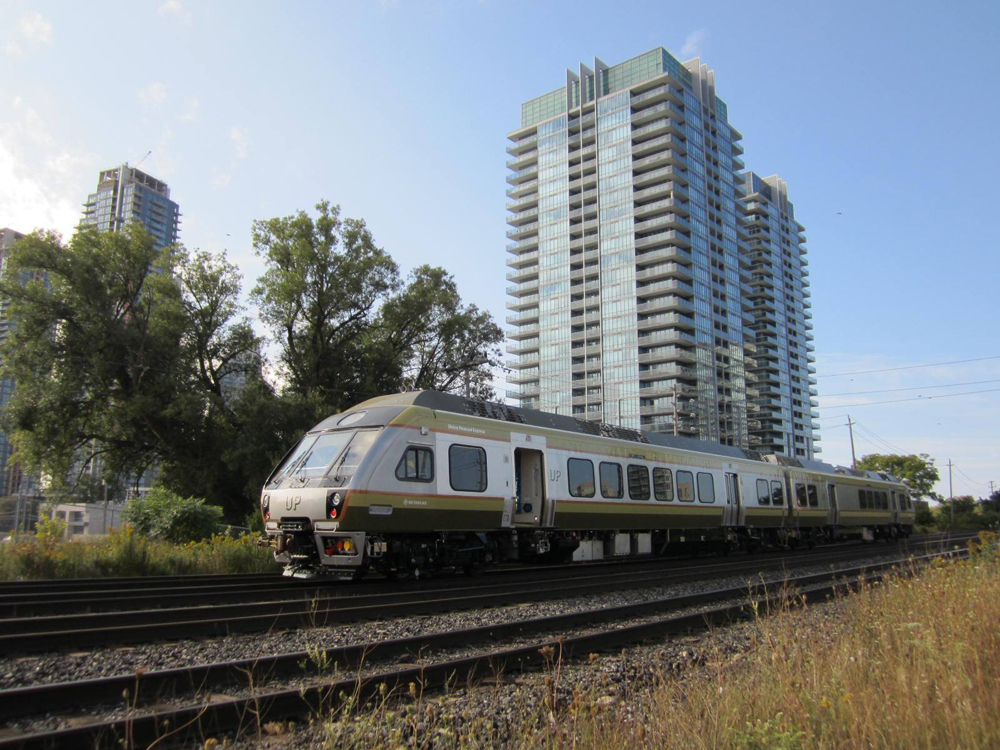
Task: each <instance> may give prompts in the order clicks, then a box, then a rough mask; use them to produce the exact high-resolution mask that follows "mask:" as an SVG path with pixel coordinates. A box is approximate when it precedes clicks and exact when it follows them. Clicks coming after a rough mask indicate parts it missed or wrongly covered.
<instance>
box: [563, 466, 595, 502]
mask: <svg viewBox="0 0 1000 750" xmlns="http://www.w3.org/2000/svg"><path fill="white" fill-rule="evenodd" d="M566 473H567V475H568V478H569V494H570V495H572V496H573V497H593V496H594V462H593V461H590V460H588V459H586V458H571V459H570V460H569V461H567V462H566Z"/></svg>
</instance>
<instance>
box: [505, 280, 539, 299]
mask: <svg viewBox="0 0 1000 750" xmlns="http://www.w3.org/2000/svg"><path fill="white" fill-rule="evenodd" d="M537 291H538V279H533V280H531V281H526V282H522V283H521V284H518V285H517V286H509V287H507V294H509V295H510V296H512V297H523V296H524V295H525V294H532V293H534V292H537Z"/></svg>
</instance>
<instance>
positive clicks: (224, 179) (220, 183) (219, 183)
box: [209, 172, 233, 190]
mask: <svg viewBox="0 0 1000 750" xmlns="http://www.w3.org/2000/svg"><path fill="white" fill-rule="evenodd" d="M232 180H233V176H232V175H231V174H229V173H228V172H215V173H214V174H213V175H212V179H211V180H210V181H209V183H210V184H211V186H212V187H214V188H215V189H216V190H223V189H225V188H227V187H229V183H230V182H232Z"/></svg>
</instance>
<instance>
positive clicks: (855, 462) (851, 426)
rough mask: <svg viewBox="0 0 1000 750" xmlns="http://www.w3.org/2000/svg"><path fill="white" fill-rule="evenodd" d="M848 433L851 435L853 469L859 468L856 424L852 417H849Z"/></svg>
mask: <svg viewBox="0 0 1000 750" xmlns="http://www.w3.org/2000/svg"><path fill="white" fill-rule="evenodd" d="M847 431H848V432H850V433H851V468H852V469H856V468H858V458H857V456H855V455H854V422H853V421H852V420H851V415H850V414H848V415H847Z"/></svg>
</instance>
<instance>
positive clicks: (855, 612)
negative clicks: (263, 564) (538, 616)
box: [326, 535, 1000, 750]
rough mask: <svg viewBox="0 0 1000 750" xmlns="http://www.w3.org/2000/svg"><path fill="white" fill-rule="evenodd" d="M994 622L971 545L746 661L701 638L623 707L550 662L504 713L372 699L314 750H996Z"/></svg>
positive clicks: (779, 636)
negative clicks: (681, 663)
mask: <svg viewBox="0 0 1000 750" xmlns="http://www.w3.org/2000/svg"><path fill="white" fill-rule="evenodd" d="M998 623H1000V548H998V544H997V540H996V537H994V536H992V535H983V537H982V540H981V542H980V544H978V545H976V550H975V553H974V555H973V557H972V559H971V560H969V561H952V562H944V561H941V562H939V563H937V564H935V565H934V566H931V567H929V568H926V569H924V570H921V571H919V572H918V574H917V575H916V576H915V577H912V578H906V577H898V578H889V579H887V580H885V581H883V582H881V583H879V584H878V585H869V586H864V587H862V589H861V590H860V591H859V592H858V593H856V594H852V595H850V596H849V597H846V598H843V599H842V600H840V601H839V602H838V603H837V604H836V605H835V606H833V607H829V608H826V607H817V606H813V607H810V606H808V605H807V606H805V607H804V608H801V609H800V608H798V607H785V608H783V609H782V610H781V611H779V612H777V613H775V614H772V615H771V616H767V617H764V616H762V617H760V618H759V619H758V620H757V621H756V622H755V623H753V625H752V626H751V629H752V633H753V638H752V640H751V645H750V647H749V649H748V650H745V651H743V652H741V653H736V654H734V653H733V651H732V649H731V648H727V646H726V643H725V642H726V637H725V636H722V637H719V638H716V639H712V640H715V641H716V642H717V643H718V646H717V647H714V648H713V647H711V646H709V647H707V652H706V653H705V654H704V656H705V659H704V660H703V661H701V662H700V664H699V665H698V666H694V667H690V668H688V669H687V670H686V671H684V672H682V673H680V674H677V673H676V672H672V671H663V672H661V673H659V674H658V675H657V676H656V677H655V678H654V679H653V681H652V683H650V682H648V681H647V682H645V683H642V685H641V686H640V684H639V683H636V684H635V685H633V686H631V687H629V688H628V689H625V690H624V696H623V692H622V689H621V687H620V686H619V687H617V688H615V687H614V686H613V685H611V684H610V683H607V682H606V681H605V680H604V678H603V677H602V673H601V671H600V670H599V665H593V666H585V667H576V668H575V669H577V670H580V669H583V670H588V671H587V672H586V673H585V674H584V675H583V678H582V679H581V678H580V676H579V674H577V676H576V677H575V678H574V679H573V680H572V682H571V681H570V679H569V674H568V673H567V672H566V671H565V670H566V667H565V665H560V664H558V663H556V664H553V665H552V667H551V669H550V673H549V674H548V675H547V676H546V677H545V678H544V687H541V686H540V687H538V688H537V690H534V691H533V692H532V693H531V694H528V695H525V694H524V693H523V692H522V693H521V695H520V697H519V698H518V703H517V704H516V705H514V706H513V708H512V706H511V704H510V702H509V701H508V702H505V701H504V700H502V699H501V697H500V696H501V693H500V692H499V691H498V692H496V693H495V694H494V698H493V699H483V698H482V696H480V699H479V700H478V710H475V711H474V712H472V713H471V714H470V713H469V711H468V710H467V709H466V708H463V707H462V706H463V704H462V702H461V701H459V702H453V701H452V699H450V698H447V697H440V696H438V697H434V696H430V697H424V696H422V695H417V694H415V695H414V699H413V700H407V701H404V702H403V704H402V705H400V704H399V703H398V702H395V703H394V702H393V701H391V700H383V701H380V702H379V703H378V705H377V706H376V708H375V710H374V711H368V712H364V711H361V712H357V711H355V712H354V713H353V714H352V713H351V711H350V710H348V711H347V712H346V713H342V714H341V715H339V716H336V717H334V718H333V719H331V720H328V721H327V723H326V732H327V744H326V747H327V748H334V747H337V748H341V747H345V748H346V747H358V748H361V747H375V746H379V745H381V744H388V745H390V746H407V747H434V748H444V747H456V748H479V747H483V748H485V747H500V746H503V747H518V748H580V749H581V750H585V749H589V748H595V749H596V748H607V747H613V748H628V749H629V750H638V749H639V748H651V749H652V748H678V749H681V748H683V749H684V750H690V749H693V750H702V749H703V750H708V749H709V748H712V749H713V750H715V749H721V748H733V749H734V750H807V749H808V750H811V749H813V748H824V749H825V748H829V749H830V750H833V749H834V748H836V749H838V750H839V749H841V748H859V749H860V748H866V749H868V748H876V749H879V748H885V749H886V750H888V749H889V748H928V749H931V748H952V747H960V748H968V749H971V750H976V749H980V748H981V749H983V750H985V749H986V748H997V747H1000V720H998V717H1000V625H998ZM720 635H721V634H720ZM699 648H702V646H699ZM589 670H593V671H592V672H590V671H589ZM511 717H513V718H511Z"/></svg>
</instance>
